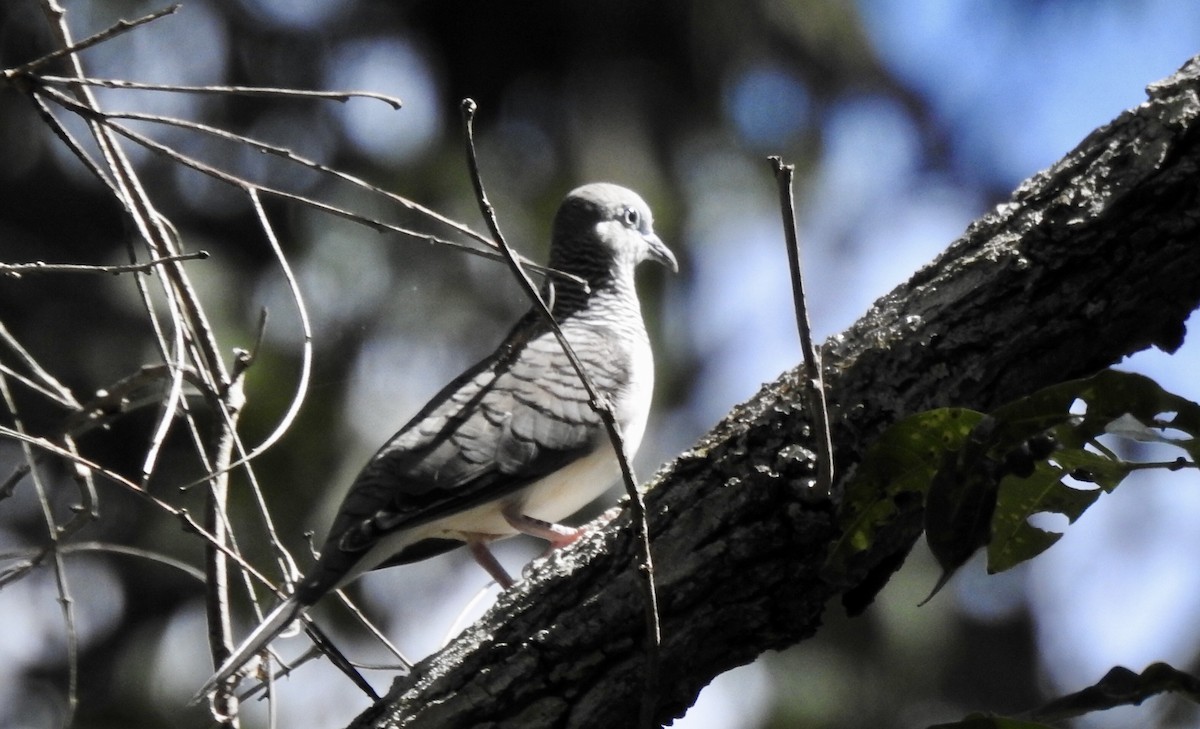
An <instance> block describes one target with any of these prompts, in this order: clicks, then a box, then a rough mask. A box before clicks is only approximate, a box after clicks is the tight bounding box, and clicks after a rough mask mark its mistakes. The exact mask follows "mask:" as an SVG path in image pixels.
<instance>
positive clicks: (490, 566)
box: [467, 536, 513, 590]
mask: <svg viewBox="0 0 1200 729" xmlns="http://www.w3.org/2000/svg"><path fill="white" fill-rule="evenodd" d="M487 543H488V540H487V539H485V538H483V537H478V536H477V537H472V538H470V539H467V549H469V550H471V556H472V557H474V558H475V561H476V562H478V563H479V566H480V567H482V568H484V569H485V570H487V573H488V574H489V575H491V576H492V579H493V580H495V581H496V584H498V585H500V587H501V589H504V590H507V589H508V588H510V587H512V586H513V578H511V577H509V576H508V572H507V571H506V570H505V569H504V566H503V565H501V564H500V562H499V561H498V560H497V559H496V555H494V554H492V550H490V549H488V546H487Z"/></svg>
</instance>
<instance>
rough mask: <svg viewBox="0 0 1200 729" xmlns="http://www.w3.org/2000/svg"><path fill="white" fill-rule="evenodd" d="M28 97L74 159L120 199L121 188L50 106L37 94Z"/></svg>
mask: <svg viewBox="0 0 1200 729" xmlns="http://www.w3.org/2000/svg"><path fill="white" fill-rule="evenodd" d="M29 99H30V101H32V102H33V106H34V108H35V109H37V113H38V116H40V117H41V119H42V121H43V122H44V123H45V124H46V126H47V127H49V128H50V131H51V132H53V133H54V135H55V136H56V137H58V139H59V141H61V142H62V143H63V144H64V145H65V146H66V148H67V149H68V150H69V151H70V152H71V154H73V155H75V158H76V159H78V160H79V161H80V162H82V163H83V166H84V168H86V169H87V171H88V172H91V173H92V176H93V177H95V178H96V179H97V180H99V181H100V184H101V185H104V187H105V189H107V190H108V191H109V193H111V194H112V196H113V198H115V199H116V200H118V201H120V200H121V190H120V188H118V187H117V183H116V182H114V181H113V179H112V178H111V177H109V176H108V173H106V172H105V171H104V168H103V167H101V166H100V163H99V162H97V161H96V160H94V159H92V155H90V154H88V152H87V150H85V149H84V148H83V145H82V144H80V143H79V140H77V139H75V135H74V134H72V133H71V132H70V130H68V129H67V128H66V127H65V126H63V124H62V122H60V121H59V120H58V118H57V117H55V116H54V113H53V112H51V111H50V107H49V106H47V104H46V101H45V99H43V98H42V97H40V96H38V95H37V94H30V95H29Z"/></svg>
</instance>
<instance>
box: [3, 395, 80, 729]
mask: <svg viewBox="0 0 1200 729" xmlns="http://www.w3.org/2000/svg"><path fill="white" fill-rule="evenodd" d="M0 397H2V398H3V401H4V404H5V406H6V407H7V408H8V412H9V414H10V415H11V416H12V420H13V425H14V426H15V429H16V431H17V432H19V433H22V434H24V433H25V432H26V431H25V424H24V421H23V419H22V417H21V415H20V413H19V412H18V411H17V404H16V401H15V400H14V399H13V396H12V391H11V390H10V389H9V387H8V378H6V377H4V376H2V375H0ZM21 450H22V453H23V454H24V457H25V462H26V463H28V464H30V474H31V475H32V477H33V487H34V492H35V493H36V494H37V501H38V504H39V505H40V506H41V509H42V519H43V520H44V521H45V524H46V532H47V537H48V539H47V543H46V548H45V550H44V552H43V553H42V554H41V555H40V556H38V557H36V558H35V559H34V560H31V562H30V569H32V567H33V565H35V564H36V563H37V562H39V561H41V559H42V558H44V557H45V556H46V555H47V554H49V555H50V556H51V557H53V564H54V577H55V585H56V587H57V589H58V603H59V606H60V607H61V609H62V613H63V622H64V623H65V625H66V631H67V715H66V718H65V719H64V721H63V725H64V726H70V725H71V723H72V721H73V717H74V716H75V711H76V709H77V708H78V706H79V634H78V632H77V631H76V629H75V601H74V599H73V598H72V597H71V589H70V584H69V583H68V581H67V573H66V566H65V565H63V561H62V554H61V553H60V552H59V551H58V545H59V543H60V541H61V540H62V539H63V529H62V527H60V526H59V525H58V520H57V519H56V518H55V516H54V507H52V506H51V505H50V496H49V492H48V490H47V488H46V484H45V483H44V482H43V481H42V476H41V471H40V470H39V469H38V468H37V467H36V466H35V465H33V462H34V456H33V449H32V448H31V447H30V444H29V443H22V444H21Z"/></svg>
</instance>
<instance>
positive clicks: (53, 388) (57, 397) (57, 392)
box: [0, 320, 80, 410]
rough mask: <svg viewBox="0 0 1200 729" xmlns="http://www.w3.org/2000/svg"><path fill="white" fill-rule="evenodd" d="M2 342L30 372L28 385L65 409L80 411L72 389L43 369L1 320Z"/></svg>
mask: <svg viewBox="0 0 1200 729" xmlns="http://www.w3.org/2000/svg"><path fill="white" fill-rule="evenodd" d="M0 342H2V343H3V344H5V345H6V346H7V347H8V348H9V349H10V350H12V352H13V354H15V355H16V356H17V359H18V360H19V361H20V362H21V364H22V365H24V366H25V368H26V369H27V370H29V373H30V375H31V378H30V381H29V382H28V384H29V386H30V387H33V388H34V389H36V390H38V391H39V392H42V393H43V394H46V395H47V396H49V397H50V399H52V400H54V401H55V402H57V403H58V404H59V405H62V406H63V407H66V408H69V409H71V410H78V409H79V408H80V405H79V401H78V400H76V399H75V395H74V393H72V392H71V390H70V388H68V387H67V386H66V385H64V384H62V383H61V382H59V381H58V379H57V378H56V377H55V376H54V375H52V374H50V373H49V372H48V371H47V370H46V369H45V368H44V367H42V365H41V364H39V363H38V361H37V359H35V358H34V356H33V355H32V354H30V353H29V351H28V350H26V349H25V348H24V347H23V346H21V343H20V342H19V341H17V338H16V337H15V336H13V334H12V332H10V331H8V327H6V326H5V325H4V322H3V321H2V320H0ZM5 371H8V370H7V368H5Z"/></svg>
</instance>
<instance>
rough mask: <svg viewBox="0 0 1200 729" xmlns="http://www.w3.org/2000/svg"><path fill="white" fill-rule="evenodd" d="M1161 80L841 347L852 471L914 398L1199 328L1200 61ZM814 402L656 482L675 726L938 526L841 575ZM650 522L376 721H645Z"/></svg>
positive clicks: (567, 573)
mask: <svg viewBox="0 0 1200 729" xmlns="http://www.w3.org/2000/svg"><path fill="white" fill-rule="evenodd" d="M1148 94H1149V100H1148V101H1147V102H1146V103H1144V104H1142V105H1141V106H1139V107H1137V108H1135V109H1132V110H1130V111H1127V112H1125V113H1123V114H1122V115H1121V116H1119V117H1118V118H1117V119H1115V120H1114V121H1112V122H1111V123H1110V124H1108V125H1106V126H1104V127H1102V128H1100V129H1097V130H1096V131H1095V132H1093V133H1092V134H1091V135H1090V136H1089V137H1088V138H1087V139H1085V140H1084V141H1083V142H1082V143H1081V144H1080V145H1079V146H1078V147H1077V148H1076V149H1075V150H1073V151H1072V152H1071V153H1070V154H1068V155H1067V156H1066V157H1065V158H1063V159H1062V160H1061V161H1060V162H1058V163H1057V164H1056V165H1054V166H1053V167H1052V168H1050V169H1049V170H1047V171H1045V172H1042V173H1040V174H1038V175H1035V176H1034V177H1033V178H1031V179H1030V180H1028V181H1026V182H1025V183H1024V184H1023V185H1021V187H1020V188H1019V189H1018V190H1017V191H1016V192H1015V193H1014V194H1013V196H1012V199H1011V201H1010V202H1009V203H1007V204H1005V205H1002V206H1000V207H998V208H997V209H996V210H995V211H994V212H992V213H990V214H988V215H986V216H985V217H983V218H982V219H980V220H979V221H977V222H976V223H975V224H973V225H972V226H971V227H970V228H969V229H968V230H967V232H966V234H965V235H964V236H963V237H962V238H961V239H959V240H958V241H956V242H955V243H954V244H953V245H951V246H950V248H949V249H947V250H946V251H945V252H944V253H943V254H942V255H941V256H940V257H939V258H938V259H937V260H935V261H934V262H933V263H931V264H930V265H928V266H927V267H926V268H924V269H922V270H921V271H919V272H918V273H917V274H916V275H914V276H913V278H912V280H910V281H909V282H908V283H907V284H905V285H903V286H901V287H899V288H897V289H896V290H895V291H893V292H892V293H891V294H889V295H887V296H886V297H884V298H883V299H881V300H880V301H879V302H877V303H876V305H875V306H874V307H873V308H872V309H871V311H869V312H868V313H867V314H866V316H864V317H863V318H862V319H861V320H860V321H859V322H858V323H857V324H855V325H854V326H853V327H851V328H850V329H849V330H847V331H846V332H845V333H843V334H842V335H839V336H837V337H834V338H833V339H831V340H830V341H829V342H827V343H826V344H825V345H824V357H825V359H824V367H825V371H826V378H827V380H826V381H827V386H828V392H829V400H830V404H831V407H832V412H831V418H832V421H833V440H834V447H835V451H836V460H837V471H838V474H839V478H840V479H845V477H846V476H847V475H848V474H849V473H850V472H851V471H852V469H853V467H854V465H855V464H856V463H857V462H858V461H859V460H860V459H861V458H862V454H863V452H864V450H865V449H866V447H867V446H868V445H869V444H870V443H871V441H872V439H873V438H875V437H876V436H877V435H878V434H879V433H880V432H881V431H882V430H883V429H884V428H885V427H886V426H887V425H888V424H890V423H892V422H894V421H895V420H897V419H898V418H901V417H903V416H905V415H908V414H911V413H915V412H920V411H923V410H927V409H930V408H935V407H940V406H946V405H959V406H965V407H971V408H976V409H988V408H990V407H992V406H995V405H997V404H1000V403H1002V402H1005V401H1008V400H1011V399H1014V398H1017V397H1020V396H1022V395H1024V394H1027V393H1029V392H1031V391H1032V390H1034V389H1037V388H1039V387H1042V386H1045V385H1049V384H1052V383H1055V382H1059V381H1062V380H1064V379H1068V378H1071V377H1076V376H1082V375H1086V374H1089V373H1092V372H1094V371H1096V370H1098V369H1100V368H1103V367H1106V366H1108V365H1111V364H1113V363H1115V362H1117V361H1119V360H1120V359H1121V358H1122V357H1123V356H1125V355H1127V354H1130V353H1132V352H1136V351H1138V350H1141V349H1144V348H1146V347H1148V346H1151V345H1155V346H1158V347H1160V348H1163V349H1165V350H1168V351H1172V350H1174V349H1175V348H1176V347H1178V346H1179V344H1180V343H1181V342H1182V339H1183V336H1184V321H1185V319H1186V318H1187V316H1188V314H1189V313H1190V312H1191V311H1192V310H1193V309H1194V308H1196V307H1197V304H1198V302H1200V240H1198V228H1200V123H1198V122H1197V117H1198V116H1200V98H1198V97H1200V57H1197V58H1196V59H1193V60H1192V61H1191V62H1189V64H1188V65H1186V66H1185V67H1184V68H1183V69H1182V70H1181V71H1180V72H1179V73H1178V74H1176V75H1175V76H1173V77H1171V78H1169V79H1167V80H1164V81H1162V82H1160V83H1158V84H1155V85H1153V86H1151V87H1150V89H1149V90H1148ZM784 305H785V304H784V303H783V302H781V306H784ZM802 400H803V390H802V388H801V387H800V385H799V382H798V380H797V375H796V374H795V373H791V372H789V373H785V374H784V375H783V376H781V377H780V378H779V380H777V381H776V382H774V383H772V384H770V385H768V386H766V387H764V389H763V390H762V391H761V392H759V393H758V394H757V395H756V396H755V397H754V398H753V399H752V400H750V401H749V402H747V403H745V404H743V405H740V406H738V407H737V408H735V409H734V410H733V412H731V413H730V414H729V415H728V417H727V418H726V419H725V420H724V421H723V422H721V423H720V424H719V425H718V426H717V427H716V428H715V429H714V430H713V431H712V432H711V433H710V434H708V435H706V436H705V437H704V438H703V439H702V440H701V441H700V442H699V443H698V444H697V445H696V446H695V447H694V448H693V449H692V450H689V451H688V452H686V453H684V454H682V455H681V456H679V457H678V458H677V459H676V460H675V461H674V462H673V463H670V464H668V465H667V466H665V467H664V468H663V469H662V470H661V471H660V472H659V473H658V474H657V475H656V476H655V477H654V479H653V481H652V483H651V485H650V490H649V492H648V494H647V502H648V509H649V511H650V519H651V530H652V534H653V544H654V554H655V559H656V566H657V573H656V578H657V581H658V586H659V590H660V594H661V608H662V619H663V645H662V662H661V665H662V674H661V681H660V686H661V691H660V693H659V695H658V697H657V708H656V711H655V715H656V716H657V718H658V719H659V720H661V721H663V722H666V721H669V720H670V719H671V718H673V717H676V716H679V715H680V714H681V713H682V712H683V711H684V710H685V709H686V708H687V707H688V706H690V705H691V703H692V702H693V700H694V698H695V696H696V694H697V692H698V691H699V690H700V689H701V688H702V687H703V686H704V685H705V684H707V683H708V682H709V681H710V680H711V679H712V677H713V676H715V675H717V674H718V673H720V672H722V671H725V670H728V669H729V668H732V667H734V666H737V665H740V664H743V663H746V662H749V661H751V660H753V659H754V658H755V657H756V656H757V655H759V654H760V653H762V652H764V651H766V650H768V649H772V648H775V649H778V648H783V647H785V646H789V645H792V644H794V643H796V642H798V641H800V640H803V639H805V638H807V637H809V636H811V635H812V634H813V633H814V632H815V631H816V630H817V629H818V627H819V626H820V621H821V615H822V613H823V611H824V610H825V608H826V606H827V605H828V604H829V603H830V601H831V600H834V599H836V598H841V599H843V601H845V602H846V603H847V604H848V605H851V606H855V607H857V606H859V605H861V604H863V603H865V602H866V601H869V599H870V598H871V597H872V596H873V595H874V592H875V591H876V590H877V589H878V587H880V586H881V585H882V584H883V583H884V582H886V580H887V577H888V576H889V575H890V574H891V571H892V570H894V569H895V568H896V567H898V566H899V564H900V563H901V562H902V561H903V558H904V556H905V555H906V554H907V551H908V549H909V547H910V546H911V545H912V543H913V541H914V540H915V539H916V538H917V537H918V536H919V534H920V529H921V524H920V514H919V511H918V510H917V507H914V508H913V509H912V510H911V512H910V513H909V514H908V516H909V518H906V519H902V520H900V521H899V522H897V523H896V524H894V525H893V526H892V527H890V528H889V529H888V530H887V531H886V532H884V533H882V534H880V535H879V538H878V541H877V543H876V544H875V545H874V547H873V548H872V549H871V550H870V552H869V553H866V554H864V555H862V558H861V560H859V561H857V562H856V563H855V564H854V565H852V567H851V568H850V569H849V570H848V571H846V572H844V573H840V574H834V573H829V572H827V571H825V570H823V562H824V559H825V555H826V551H827V549H828V547H829V545H830V544H831V542H832V541H833V540H834V539H835V538H836V536H837V533H838V530H837V527H836V524H835V519H834V513H835V509H834V507H833V505H831V504H830V503H829V502H827V501H823V500H822V499H820V498H819V497H816V496H815V495H814V494H812V493H810V488H809V486H808V484H809V483H810V482H811V476H812V473H813V461H812V455H811V452H810V451H808V450H807V449H809V448H811V447H812V446H811V443H810V438H809V436H808V418H807V417H806V416H805V415H804V413H803V406H802V404H801V403H802ZM630 539H631V530H630V529H629V528H628V518H627V516H626V515H622V516H621V517H619V518H618V519H616V520H614V521H613V522H612V523H611V524H610V525H609V526H608V527H607V528H605V529H604V530H602V531H601V532H600V533H598V534H595V535H593V536H592V537H590V538H588V539H586V540H584V541H583V542H581V543H580V544H577V545H575V546H574V547H573V548H570V549H568V550H564V551H563V552H562V553H561V554H559V555H557V556H556V557H555V558H553V559H552V560H550V561H547V562H544V563H542V564H540V565H539V566H538V567H537V568H536V569H535V570H534V571H533V572H532V573H531V574H530V575H529V576H528V578H527V579H525V580H524V581H523V582H521V583H520V584H518V585H517V586H516V587H514V588H513V589H511V590H509V591H508V592H507V593H506V594H505V595H503V596H502V597H501V598H500V600H499V601H498V602H497V604H496V605H495V607H494V608H493V609H492V610H491V611H490V612H489V613H488V614H487V615H486V616H485V617H484V618H483V619H482V620H481V621H480V622H479V623H478V624H476V625H475V626H473V627H471V628H470V629H468V630H467V631H466V632H464V633H463V634H462V635H461V636H460V637H459V638H458V639H457V640H456V641H454V642H453V643H452V644H450V645H449V646H448V647H447V648H446V649H445V650H443V651H441V652H440V653H438V654H436V655H434V656H431V657H429V658H428V659H426V660H425V661H423V662H422V663H421V664H420V665H418V666H417V667H416V669H415V670H414V671H413V672H412V674H411V675H408V676H402V677H400V678H398V679H397V680H396V682H395V684H394V686H393V687H392V690H391V692H390V693H389V695H388V696H387V697H385V698H384V699H383V700H382V701H380V702H379V703H378V704H377V705H375V706H374V707H372V708H371V709H370V710H368V711H367V712H366V713H364V714H363V715H362V716H360V717H359V718H358V719H357V720H356V721H355V723H354V726H356V727H438V728H439V729H447V728H452V727H523V728H532V727H614V726H633V725H634V720H635V717H636V716H637V712H638V706H639V702H640V701H641V699H642V685H643V684H642V677H641V666H642V662H643V660H642V657H643V651H644V645H643V634H644V624H643V620H642V612H641V606H640V603H639V600H640V593H639V591H638V589H637V585H636V582H635V580H636V579H637V576H636V573H635V571H634V570H633V569H632V567H631V564H632V561H633V557H632V555H633V554H634V552H635V550H634V549H633V547H632V545H631V543H630Z"/></svg>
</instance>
